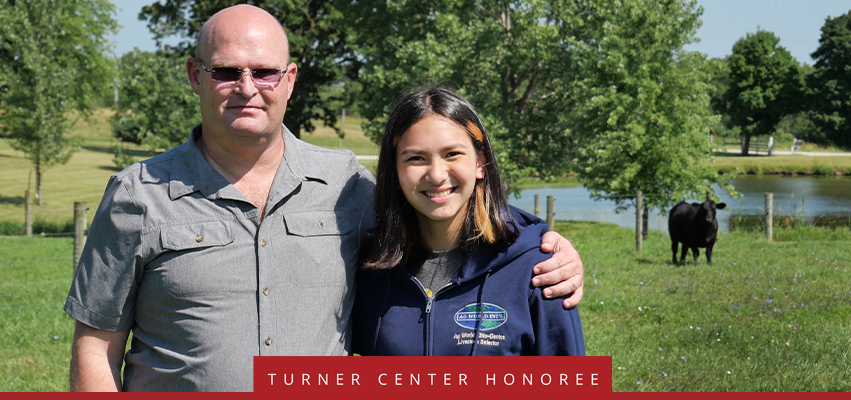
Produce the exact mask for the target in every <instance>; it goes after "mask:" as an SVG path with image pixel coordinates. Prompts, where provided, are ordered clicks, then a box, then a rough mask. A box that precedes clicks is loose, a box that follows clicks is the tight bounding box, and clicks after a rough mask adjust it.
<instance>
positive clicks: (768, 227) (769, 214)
mask: <svg viewBox="0 0 851 400" xmlns="http://www.w3.org/2000/svg"><path fill="white" fill-rule="evenodd" d="M765 239H766V240H768V241H769V242H770V241H772V240H773V239H774V193H771V192H767V193H765Z"/></svg>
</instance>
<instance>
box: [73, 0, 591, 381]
mask: <svg viewBox="0 0 851 400" xmlns="http://www.w3.org/2000/svg"><path fill="white" fill-rule="evenodd" d="M186 70H187V73H188V76H189V81H190V84H191V85H192V89H193V90H194V91H195V93H196V94H197V95H198V98H199V101H200V104H201V107H200V110H201V124H200V125H198V126H196V127H195V128H194V129H193V130H192V132H191V136H190V138H189V139H188V140H187V141H186V143H184V144H182V145H180V146H177V147H176V148H174V149H171V150H169V151H167V152H165V153H163V154H161V155H158V156H156V157H154V158H151V159H149V160H146V161H143V162H141V163H137V164H134V165H133V166H131V167H129V168H127V169H125V170H124V171H122V172H120V173H118V174H116V175H115V176H113V177H112V178H111V179H110V181H109V184H108V185H107V188H106V192H105V193H104V198H103V200H102V201H101V203H100V206H99V207H98V210H97V212H96V213H95V217H94V221H93V222H92V226H91V229H90V234H89V237H88V240H87V241H86V246H85V249H84V250H83V254H82V257H81V259H80V263H79V265H78V266H77V269H76V272H75V274H74V280H73V282H72V285H71V290H70V293H69V295H68V298H67V300H66V302H65V311H66V312H67V313H68V314H69V315H71V316H72V317H73V318H75V319H76V320H77V322H76V328H75V332H74V343H73V346H72V354H71V366H70V378H71V390H75V391H83V390H85V391H95V390H97V391H116V390H127V391H251V390H252V387H253V376H252V373H253V357H254V356H284V355H346V354H349V353H350V347H351V343H350V332H351V318H350V312H351V307H352V304H353V302H354V290H353V285H354V273H355V269H356V265H357V258H358V254H359V251H360V248H361V247H362V246H363V243H365V240H366V236H367V233H368V232H371V231H372V228H373V215H372V209H373V207H372V197H373V192H374V187H375V181H374V178H373V177H372V175H371V174H370V173H369V172H368V171H367V170H366V169H365V168H364V167H363V166H361V165H360V164H359V163H358V162H357V160H356V159H355V157H354V155H353V154H352V153H351V152H348V151H339V150H327V149H323V148H319V147H316V146H312V145H309V144H307V143H304V142H302V141H300V140H298V139H296V138H295V136H293V135H292V134H291V133H290V132H289V131H288V130H287V129H286V128H285V127H284V126H283V125H282V121H283V118H284V112H285V110H286V106H287V101H288V100H289V98H290V95H291V94H292V92H293V85H294V83H295V79H296V70H297V68H296V65H295V64H292V63H290V60H289V50H288V43H287V37H286V34H285V33H284V30H283V28H282V27H281V24H280V23H279V22H278V21H277V20H275V18H274V17H272V16H271V15H269V14H268V13H266V12H265V11H263V10H261V9H259V8H256V7H253V6H249V5H239V6H234V7H230V8H227V9H225V10H222V11H220V12H218V13H216V14H215V15H214V16H213V17H212V18H210V20H209V21H207V22H206V23H205V24H204V26H203V27H202V29H201V32H200V36H199V39H198V46H197V49H196V53H195V57H191V58H189V59H188V60H187V62H186ZM559 238H560V237H550V238H549V239H548V241H547V246H549V247H552V246H553V244H555V246H556V247H558V248H560V249H561V250H562V251H561V254H556V255H554V256H553V259H556V261H555V262H553V261H550V262H549V263H547V264H545V265H542V266H540V267H541V269H542V270H543V271H550V270H554V269H555V267H556V266H557V265H558V264H566V267H567V268H566V269H565V268H561V269H559V270H556V271H553V272H549V273H548V274H547V275H545V276H543V277H542V278H543V281H545V282H546V281H556V280H558V279H554V278H555V277H559V276H560V277H563V278H568V277H570V278H572V279H571V280H569V281H568V282H564V283H562V284H561V286H556V287H553V288H550V289H547V290H553V293H554V294H555V295H556V296H559V295H562V294H566V293H564V291H568V292H569V291H572V290H574V288H578V289H577V292H576V293H577V295H575V296H574V297H573V298H572V299H573V300H572V301H574V304H575V302H576V301H578V300H579V299H580V298H581V296H582V290H581V278H582V265H581V262H580V261H579V257H578V254H576V251H575V250H574V249H573V248H572V246H570V244H569V243H568V242H567V241H566V239H564V238H560V239H559ZM557 239H558V240H557ZM131 331H132V333H133V340H132V343H131V346H130V350H129V351H128V352H127V353H126V354H125V351H124V349H125V345H126V343H127V338H128V335H129V334H130V332H131ZM122 366H123V379H122V372H121V371H122Z"/></svg>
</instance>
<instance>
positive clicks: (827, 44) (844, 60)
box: [807, 11, 851, 148]
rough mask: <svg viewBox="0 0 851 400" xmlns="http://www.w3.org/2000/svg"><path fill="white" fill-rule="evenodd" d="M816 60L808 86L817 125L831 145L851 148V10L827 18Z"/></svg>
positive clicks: (815, 55) (815, 53) (815, 56)
mask: <svg viewBox="0 0 851 400" xmlns="http://www.w3.org/2000/svg"><path fill="white" fill-rule="evenodd" d="M812 57H813V59H814V60H815V61H816V63H815V65H814V67H815V71H814V72H813V74H811V75H810V76H809V79H808V85H807V86H808V87H809V88H810V90H811V91H812V95H811V96H809V97H808V100H809V101H808V104H810V106H811V108H810V109H811V110H812V112H813V119H814V122H815V123H816V125H817V126H818V127H819V128H820V131H821V133H822V134H823V135H824V139H825V140H826V141H827V142H829V143H832V144H835V145H838V146H843V147H846V148H851V11H849V12H847V13H845V14H843V15H841V16H839V17H836V18H830V17H828V18H827V20H826V21H825V23H824V26H822V28H821V38H820V39H819V47H818V49H816V51H815V52H813V53H812Z"/></svg>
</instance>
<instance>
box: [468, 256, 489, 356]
mask: <svg viewBox="0 0 851 400" xmlns="http://www.w3.org/2000/svg"><path fill="white" fill-rule="evenodd" d="M491 272H493V270H489V271H488V273H487V274H485V280H484V281H483V282H482V285H481V286H479V296H478V299H477V303H478V306H479V312H478V316H477V317H476V329H475V330H474V331H473V348H472V349H470V355H471V356H474V355H476V348H477V347H478V345H479V339H478V338H479V328H481V326H482V317H483V316H484V314H485V305H484V303H483V302H482V295H483V294H484V292H485V285H486V284H487V283H488V278H489V277H490V276H491Z"/></svg>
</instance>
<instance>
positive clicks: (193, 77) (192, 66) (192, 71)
mask: <svg viewBox="0 0 851 400" xmlns="http://www.w3.org/2000/svg"><path fill="white" fill-rule="evenodd" d="M186 75H187V77H188V78H189V84H190V85H192V91H193V92H195V94H199V92H200V90H201V65H200V64H198V60H196V59H195V58H193V57H189V58H187V59H186Z"/></svg>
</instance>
